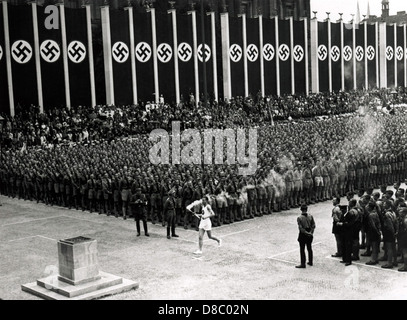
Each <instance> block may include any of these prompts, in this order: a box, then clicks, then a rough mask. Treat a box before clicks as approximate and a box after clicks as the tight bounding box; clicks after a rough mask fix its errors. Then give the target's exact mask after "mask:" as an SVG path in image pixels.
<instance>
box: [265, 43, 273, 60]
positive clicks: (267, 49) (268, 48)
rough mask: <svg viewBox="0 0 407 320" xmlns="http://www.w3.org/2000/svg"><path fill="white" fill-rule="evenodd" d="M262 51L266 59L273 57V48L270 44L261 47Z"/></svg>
mask: <svg viewBox="0 0 407 320" xmlns="http://www.w3.org/2000/svg"><path fill="white" fill-rule="evenodd" d="M263 53H264V57H265V58H266V60H268V61H270V60H272V59H273V57H274V53H275V52H274V48H273V46H272V45H271V44H267V45H265V46H264V49H263Z"/></svg>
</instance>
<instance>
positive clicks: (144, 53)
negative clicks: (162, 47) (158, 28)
mask: <svg viewBox="0 0 407 320" xmlns="http://www.w3.org/2000/svg"><path fill="white" fill-rule="evenodd" d="M136 53H137V57H138V58H139V60H140V61H142V62H145V61H147V60H148V59H149V58H150V54H151V49H150V47H149V46H148V45H147V44H145V43H141V45H140V46H139V48H138V49H137V51H136Z"/></svg>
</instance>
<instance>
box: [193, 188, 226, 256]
mask: <svg viewBox="0 0 407 320" xmlns="http://www.w3.org/2000/svg"><path fill="white" fill-rule="evenodd" d="M188 209H189V208H188ZM201 212H202V213H201V214H196V216H198V217H199V218H200V219H201V220H200V222H199V249H198V250H197V251H195V252H194V253H195V254H202V246H203V236H204V234H205V231H206V232H207V233H208V238H209V239H212V240H215V241H217V242H218V246H219V247H220V246H221V245H222V240H221V239H218V238H216V237H213V236H212V232H211V230H212V222H211V219H210V218H211V217H213V216H215V213H214V212H213V210H212V208H211V205H210V204H209V201H208V198H207V197H206V196H205V197H203V198H202V211H201Z"/></svg>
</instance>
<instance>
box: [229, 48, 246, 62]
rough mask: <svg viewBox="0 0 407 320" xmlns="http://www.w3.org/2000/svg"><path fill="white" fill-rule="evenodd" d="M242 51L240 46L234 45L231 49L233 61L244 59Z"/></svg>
mask: <svg viewBox="0 0 407 320" xmlns="http://www.w3.org/2000/svg"><path fill="white" fill-rule="evenodd" d="M242 53H243V52H242V49H240V47H239V45H237V44H234V45H233V46H232V47H231V48H230V56H231V58H232V60H233V61H235V62H236V61H239V60H240V59H241V57H242Z"/></svg>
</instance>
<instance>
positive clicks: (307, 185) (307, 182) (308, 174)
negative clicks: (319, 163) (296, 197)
mask: <svg viewBox="0 0 407 320" xmlns="http://www.w3.org/2000/svg"><path fill="white" fill-rule="evenodd" d="M302 186H303V193H304V201H305V203H306V204H307V205H308V204H314V203H315V202H314V201H313V200H312V198H313V196H312V191H313V188H314V184H313V179H312V171H311V168H310V167H309V162H307V163H306V164H304V165H303V167H302Z"/></svg>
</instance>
